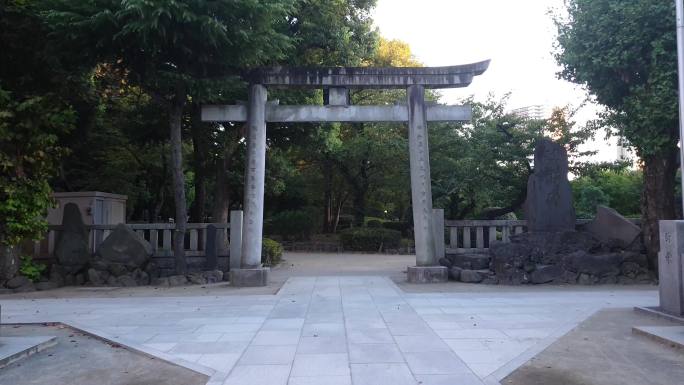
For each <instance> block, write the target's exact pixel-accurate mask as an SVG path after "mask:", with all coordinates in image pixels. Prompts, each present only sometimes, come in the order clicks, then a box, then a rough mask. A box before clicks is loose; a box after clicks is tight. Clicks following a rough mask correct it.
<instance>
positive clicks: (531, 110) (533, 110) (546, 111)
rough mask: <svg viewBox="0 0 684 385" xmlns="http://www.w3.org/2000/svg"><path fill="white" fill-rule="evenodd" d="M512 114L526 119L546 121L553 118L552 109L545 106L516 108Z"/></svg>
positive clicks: (535, 105) (536, 105)
mask: <svg viewBox="0 0 684 385" xmlns="http://www.w3.org/2000/svg"><path fill="white" fill-rule="evenodd" d="M511 113H512V114H513V115H517V116H520V117H522V118H526V119H533V120H545V119H548V118H550V117H551V108H550V107H549V106H547V105H545V104H534V105H531V106H525V107H520V108H516V109H514V110H512V111H511Z"/></svg>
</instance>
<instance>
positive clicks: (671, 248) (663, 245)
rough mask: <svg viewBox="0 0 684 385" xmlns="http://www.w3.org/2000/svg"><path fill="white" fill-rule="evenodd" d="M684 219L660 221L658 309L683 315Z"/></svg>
mask: <svg viewBox="0 0 684 385" xmlns="http://www.w3.org/2000/svg"><path fill="white" fill-rule="evenodd" d="M682 253H684V221H660V253H658V275H659V281H660V285H659V288H660V309H661V310H662V311H664V312H666V313H669V314H672V315H676V316H682V315H684V279H683V278H684V257H682Z"/></svg>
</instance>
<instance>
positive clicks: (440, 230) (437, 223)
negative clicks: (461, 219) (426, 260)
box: [432, 209, 446, 262]
mask: <svg viewBox="0 0 684 385" xmlns="http://www.w3.org/2000/svg"><path fill="white" fill-rule="evenodd" d="M432 221H433V222H432V225H433V233H434V236H435V258H436V259H437V261H438V262H439V259H440V258H444V257H445V256H446V241H445V237H444V209H432Z"/></svg>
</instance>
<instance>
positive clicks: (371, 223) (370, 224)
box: [366, 219, 382, 229]
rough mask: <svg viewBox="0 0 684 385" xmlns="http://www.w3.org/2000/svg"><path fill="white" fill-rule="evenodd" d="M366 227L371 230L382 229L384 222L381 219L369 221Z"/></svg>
mask: <svg viewBox="0 0 684 385" xmlns="http://www.w3.org/2000/svg"><path fill="white" fill-rule="evenodd" d="M366 227H371V228H374V229H378V228H381V227H382V221H381V220H379V219H369V220H368V221H367V222H366Z"/></svg>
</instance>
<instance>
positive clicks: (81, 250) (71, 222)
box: [54, 203, 90, 273]
mask: <svg viewBox="0 0 684 385" xmlns="http://www.w3.org/2000/svg"><path fill="white" fill-rule="evenodd" d="M54 253H55V257H56V258H57V261H58V262H59V264H60V265H62V266H63V267H64V268H65V269H66V270H67V272H70V273H74V272H76V271H78V270H80V269H82V268H83V267H85V265H86V264H88V262H89V260H90V251H89V250H88V231H87V230H86V227H85V225H84V224H83V217H82V216H81V210H79V208H78V205H76V204H75V203H67V204H66V205H64V217H63V218H62V228H61V230H60V232H59V233H58V235H57V241H56V243H55V251H54Z"/></svg>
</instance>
